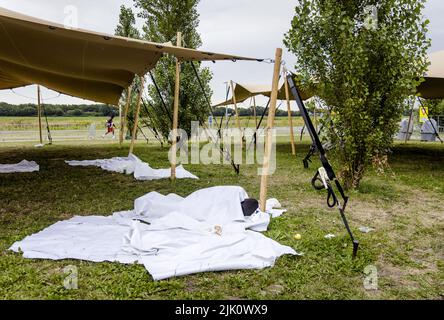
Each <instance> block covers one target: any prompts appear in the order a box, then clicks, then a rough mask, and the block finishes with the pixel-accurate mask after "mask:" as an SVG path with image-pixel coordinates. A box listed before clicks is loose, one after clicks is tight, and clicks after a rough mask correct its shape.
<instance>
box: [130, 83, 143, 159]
mask: <svg viewBox="0 0 444 320" xmlns="http://www.w3.org/2000/svg"><path fill="white" fill-rule="evenodd" d="M144 84H145V77H144V76H142V77H140V87H139V95H138V97H137V107H136V113H135V114H134V124H133V132H132V136H131V145H130V149H129V154H132V153H133V151H134V142H135V141H136V134H137V129H138V128H139V113H140V105H141V102H142V93H143V88H144Z"/></svg>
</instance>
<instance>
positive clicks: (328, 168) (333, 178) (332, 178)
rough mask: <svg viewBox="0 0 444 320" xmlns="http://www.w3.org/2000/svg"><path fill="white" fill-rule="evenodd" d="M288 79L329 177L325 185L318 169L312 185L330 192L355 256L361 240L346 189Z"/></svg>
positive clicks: (296, 91)
mask: <svg viewBox="0 0 444 320" xmlns="http://www.w3.org/2000/svg"><path fill="white" fill-rule="evenodd" d="M287 81H288V84H289V86H290V90H291V93H292V94H293V97H294V98H295V100H296V103H297V105H298V107H299V110H300V112H301V115H302V118H303V119H304V122H305V125H306V128H307V130H308V133H309V134H310V137H311V139H312V141H313V144H314V145H315V146H316V149H317V150H318V153H319V158H320V160H321V163H322V166H323V167H324V169H325V171H326V174H327V177H328V181H326V183H327V185H326V186H324V185H323V184H324V183H323V181H322V179H321V178H320V174H319V171H317V172H316V174H315V176H314V177H313V179H312V181H311V182H312V185H313V187H314V188H315V189H316V190H320V189H323V188H326V189H327V193H328V194H327V205H328V206H329V207H334V206H337V207H338V209H339V212H340V215H341V218H342V221H343V223H344V226H345V228H346V230H347V232H348V234H349V236H350V239H351V240H352V242H353V257H355V256H356V253H357V250H358V246H359V242H358V241H357V240H356V239H355V238H354V236H353V232H352V231H351V229H350V226H349V224H348V221H347V218H346V216H345V208H346V206H347V203H348V197H347V196H346V195H345V193H344V190H343V188H342V186H341V184H340V182H339V180H338V179H337V178H336V174H335V172H334V171H333V168H332V166H331V164H330V162H329V161H328V159H327V157H326V155H325V150H324V147H323V146H322V143H321V141H320V139H319V136H318V134H317V132H316V130H315V128H314V125H313V122H312V121H311V118H310V115H309V114H308V111H307V109H306V108H305V105H304V102H303V101H302V98H301V95H300V93H299V91H298V89H297V87H296V85H295V82H294V79H293V77H292V75H289V76H288V77H287ZM319 181H322V185H323V187H322V188H321V187H320V185H318V184H317V182H319ZM332 181H334V182H335V186H336V189H337V190H338V192H339V193H340V195H341V197H342V203H341V202H340V201H339V199H338V198H337V196H336V194H335V192H334V190H333V187H332V185H331V182H332Z"/></svg>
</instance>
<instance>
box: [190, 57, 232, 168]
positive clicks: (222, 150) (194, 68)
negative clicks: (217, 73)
mask: <svg viewBox="0 0 444 320" xmlns="http://www.w3.org/2000/svg"><path fill="white" fill-rule="evenodd" d="M190 64H191V66H192V68H193V71H194V75H195V76H196V78H197V81H198V82H199V86H200V89H201V91H202V94H203V95H204V97H205V100H206V102H207V107H208V110H209V111H210V113H211V116H212V117H213V119H214V121H216V125H218V123H217V119H216V117H215V116H214V112H213V107H212V106H211V103H210V100H209V98H208V96H207V94H206V92H205V87H204V86H203V83H202V80H201V79H200V76H199V73H198V72H197V69H196V66H195V65H194V62H193V61H190ZM199 122H200V124H201V126H202V127H205V128H206V124H205V122H204V121H202V119H199ZM217 133H218V136H219V139H220V140H221V142H222V132H221V130H218V132H217ZM219 145H220V149H219V150H220V152H221V154H222V156H223V155H224V154H225V153H226V154H227V155H228V156H229V157H230V161H231V165H232V166H233V169H234V171H235V172H236V174H239V173H240V165H239V164H236V163H234V160H233V158H232V156H231V153H230V152H229V151H227V150H225V149H224V145H223V143H220V144H219Z"/></svg>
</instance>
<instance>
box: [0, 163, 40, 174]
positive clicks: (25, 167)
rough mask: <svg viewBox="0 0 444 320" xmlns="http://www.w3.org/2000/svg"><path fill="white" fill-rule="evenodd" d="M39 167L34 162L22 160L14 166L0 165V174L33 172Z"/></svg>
mask: <svg viewBox="0 0 444 320" xmlns="http://www.w3.org/2000/svg"><path fill="white" fill-rule="evenodd" d="M39 170H40V167H39V165H38V164H37V163H36V162H35V161H27V160H23V161H21V162H19V163H14V164H0V173H16V172H34V171H39Z"/></svg>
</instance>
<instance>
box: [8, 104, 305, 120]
mask: <svg viewBox="0 0 444 320" xmlns="http://www.w3.org/2000/svg"><path fill="white" fill-rule="evenodd" d="M238 111H239V115H240V116H241V117H250V116H252V115H253V108H239V109H238ZM44 112H45V114H46V115H47V116H48V117H107V116H110V115H111V114H114V115H117V114H118V110H117V109H116V108H115V107H112V106H109V105H105V104H91V105H86V104H80V105H62V104H45V105H44ZM230 112H231V113H232V114H233V115H234V109H231V108H229V109H228V113H230ZM263 112H264V108H263V107H256V115H257V116H258V117H260V116H261V115H262V113H263ZM267 114H268V111H267V113H266V115H267ZM292 114H293V116H300V112H299V111H292ZM214 115H215V116H217V117H221V116H223V115H225V107H219V108H215V109H214ZM33 116H37V105H35V104H32V103H29V104H20V105H13V104H8V103H5V102H0V117H33ZM276 116H277V117H285V116H287V109H286V107H285V108H283V107H281V108H280V109H278V110H276Z"/></svg>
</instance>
